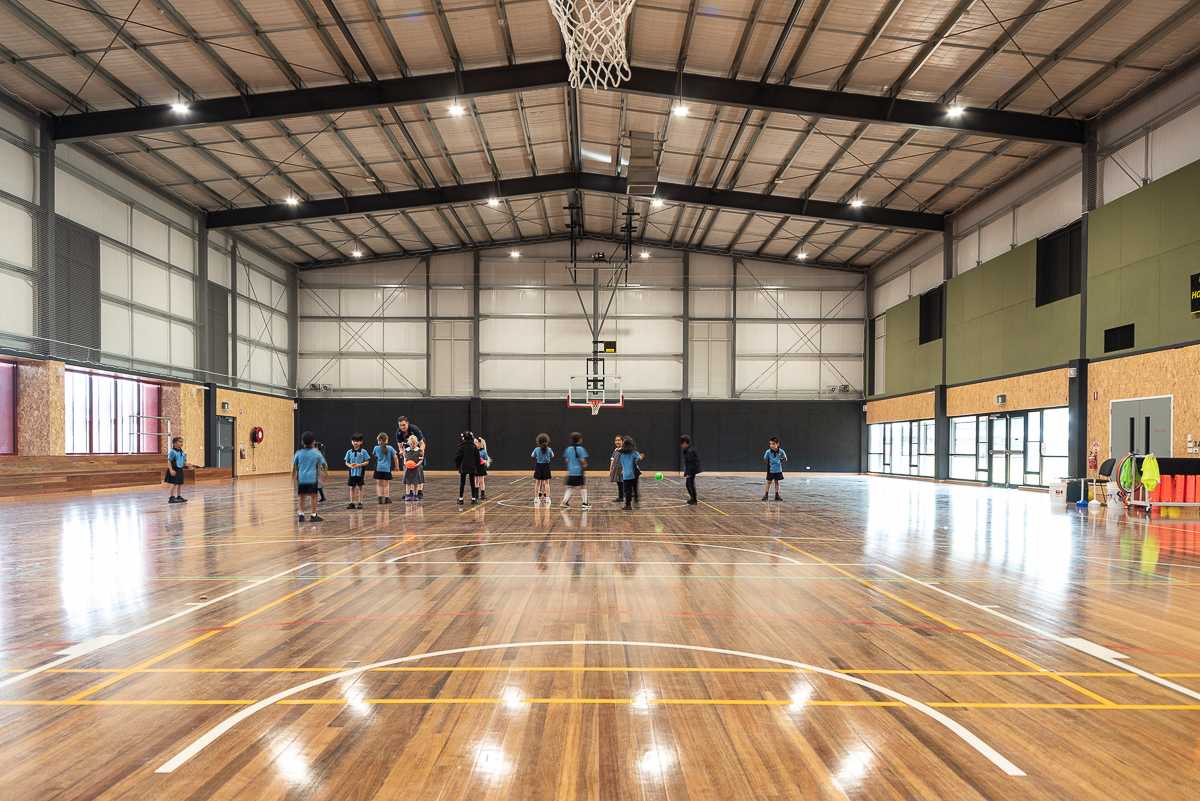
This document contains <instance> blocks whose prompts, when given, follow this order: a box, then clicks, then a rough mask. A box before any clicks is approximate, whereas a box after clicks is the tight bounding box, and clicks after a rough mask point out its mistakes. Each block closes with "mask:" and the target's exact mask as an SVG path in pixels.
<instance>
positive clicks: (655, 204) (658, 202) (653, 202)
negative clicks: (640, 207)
mask: <svg viewBox="0 0 1200 801" xmlns="http://www.w3.org/2000/svg"><path fill="white" fill-rule="evenodd" d="M650 205H651V206H653V207H654V208H656V209H657V208H661V207H662V201H661V200H659V199H658V198H654V200H651V201H650Z"/></svg>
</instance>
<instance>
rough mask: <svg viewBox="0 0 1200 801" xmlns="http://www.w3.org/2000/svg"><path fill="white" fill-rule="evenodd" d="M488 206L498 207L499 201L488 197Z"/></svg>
mask: <svg viewBox="0 0 1200 801" xmlns="http://www.w3.org/2000/svg"><path fill="white" fill-rule="evenodd" d="M488 205H489V206H499V205H500V201H499V200H497V199H496V198H494V197H490V198H488Z"/></svg>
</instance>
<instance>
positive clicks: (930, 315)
mask: <svg viewBox="0 0 1200 801" xmlns="http://www.w3.org/2000/svg"><path fill="white" fill-rule="evenodd" d="M944 292H945V285H944V284H943V285H942V286H939V287H938V288H937V289H933V290H930V291H929V292H926V293H925V294H924V295H922V296H921V342H920V344H922V345H924V344H925V343H927V342H936V341H937V340H939V339H941V338H942V337H943V336H944V335H945V333H946V319H945V317H944V315H943V314H942V295H943V293H944Z"/></svg>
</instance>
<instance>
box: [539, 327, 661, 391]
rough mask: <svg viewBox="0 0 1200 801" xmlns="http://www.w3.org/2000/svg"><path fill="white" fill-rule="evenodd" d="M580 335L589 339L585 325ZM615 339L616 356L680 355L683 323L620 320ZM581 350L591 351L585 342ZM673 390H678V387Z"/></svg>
mask: <svg viewBox="0 0 1200 801" xmlns="http://www.w3.org/2000/svg"><path fill="white" fill-rule="evenodd" d="M605 327H606V328H607V326H605ZM582 333H583V334H584V336H585V337H586V339H587V340H590V339H591V337H590V335H588V333H587V325H586V324H584V325H583V326H582ZM554 336H555V337H557V336H558V333H557V332H555V335H554ZM616 339H617V353H618V355H619V354H634V353H636V354H662V353H680V352H682V346H683V323H682V322H680V321H679V320H630V319H621V320H617V321H616ZM583 350H584V352H588V351H590V350H591V347H590V345H589V344H588V343H587V342H586V341H585V345H584V349H583ZM580 372H582V370H581V371H580ZM622 380H623V379H622ZM637 388H638V389H640V388H641V387H637ZM675 389H676V390H678V389H679V385H677V386H676V387H675Z"/></svg>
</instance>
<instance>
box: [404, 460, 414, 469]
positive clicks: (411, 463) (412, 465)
mask: <svg viewBox="0 0 1200 801" xmlns="http://www.w3.org/2000/svg"><path fill="white" fill-rule="evenodd" d="M404 466H405V467H407V468H408V469H409V470H412V469H413V468H414V467H416V466H417V463H416V462H414V461H413V460H412V459H409V460H408V461H407V462H405V463H404Z"/></svg>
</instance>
